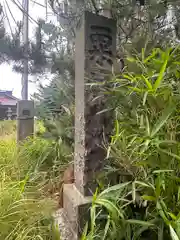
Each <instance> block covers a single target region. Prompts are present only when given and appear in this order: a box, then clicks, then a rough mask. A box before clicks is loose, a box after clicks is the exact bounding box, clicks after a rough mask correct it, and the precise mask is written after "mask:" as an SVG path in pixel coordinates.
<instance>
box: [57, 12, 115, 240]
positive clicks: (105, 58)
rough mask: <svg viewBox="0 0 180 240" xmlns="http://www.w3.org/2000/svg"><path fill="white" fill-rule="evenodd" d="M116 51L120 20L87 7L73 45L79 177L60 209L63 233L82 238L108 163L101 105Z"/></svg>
mask: <svg viewBox="0 0 180 240" xmlns="http://www.w3.org/2000/svg"><path fill="white" fill-rule="evenodd" d="M115 54H116V22H115V21H114V20H112V19H109V18H107V17H104V16H98V15H95V14H93V13H90V12H85V13H84V16H83V19H82V22H81V24H80V27H79V29H78V30H77V32H76V49H75V153H74V178H75V183H74V184H66V185H64V190H63V192H64V193H63V203H64V206H63V209H62V210H60V211H59V214H60V216H59V226H60V231H61V233H62V239H68V240H69V239H71V240H72V239H73V240H75V239H80V235H81V233H82V231H83V228H84V225H85V222H86V220H87V219H88V209H89V204H88V203H89V202H90V201H91V196H92V195H93V193H94V192H95V190H96V187H97V184H96V174H97V173H99V172H100V171H101V170H102V169H103V166H104V162H105V158H106V151H105V149H104V148H103V141H104V140H105V141H108V139H109V137H110V134H111V131H112V124H111V122H112V116H110V115H109V113H108V112H105V111H103V110H104V109H105V108H106V101H107V96H105V95H104V92H103V91H102V88H101V85H102V83H104V82H108V80H109V79H111V72H112V66H113V63H114V59H115ZM57 219H58V217H57ZM63 226H65V228H66V229H67V228H68V226H69V233H68V234H69V235H67V233H65V234H64V235H63V233H64V228H63Z"/></svg>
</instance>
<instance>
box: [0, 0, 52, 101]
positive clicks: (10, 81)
mask: <svg viewBox="0 0 180 240" xmlns="http://www.w3.org/2000/svg"><path fill="white" fill-rule="evenodd" d="M18 1H19V2H20V3H22V0H16V2H18ZM29 1H30V4H29V5H30V6H29V14H30V16H31V17H32V18H33V19H35V20H37V19H38V18H44V19H45V17H46V8H43V7H41V6H38V5H37V4H35V3H34V1H33V0H29ZM36 1H37V0H36ZM6 2H8V5H9V7H10V9H11V12H12V14H13V16H14V18H15V19H16V20H17V21H20V20H22V12H21V11H20V10H19V9H18V8H17V6H16V5H15V4H14V3H13V2H12V1H11V0H0V3H1V4H2V5H3V6H6V12H7V15H8V16H9V19H10V23H11V27H12V29H13V28H14V27H15V26H16V24H15V22H14V21H13V18H12V17H11V14H10V12H8V7H7V5H6ZM37 2H39V3H41V4H44V2H45V0H38V1H37ZM48 18H50V17H48ZM5 26H6V28H7V29H8V31H10V28H9V24H8V21H7V20H6V21H5ZM34 27H35V23H31V22H30V24H29V36H30V37H31V36H32V35H33V31H34ZM0 76H1V77H0V89H1V90H13V94H14V95H15V96H16V97H18V98H21V74H17V73H15V72H13V71H12V67H11V66H9V65H6V64H3V65H0ZM29 80H33V77H31V76H29ZM35 90H36V85H35V84H33V83H29V95H30V94H32V93H34V92H35Z"/></svg>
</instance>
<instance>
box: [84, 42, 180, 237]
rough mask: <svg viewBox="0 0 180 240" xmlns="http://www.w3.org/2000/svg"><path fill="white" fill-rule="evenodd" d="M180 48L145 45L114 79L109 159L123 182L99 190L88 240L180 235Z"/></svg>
mask: <svg viewBox="0 0 180 240" xmlns="http://www.w3.org/2000/svg"><path fill="white" fill-rule="evenodd" d="M179 51H180V49H179V47H177V48H169V49H165V50H161V49H153V51H152V52H151V54H149V55H147V56H146V54H145V51H144V49H142V54H141V55H140V56H139V55H136V56H133V57H131V58H129V59H128V61H129V63H130V64H134V72H129V71H128V68H127V69H125V71H124V73H123V75H122V76H119V77H115V78H114V79H113V80H112V88H111V89H109V92H106V94H109V95H110V96H111V107H113V109H114V115H115V128H114V134H113V136H112V139H111V143H110V145H109V146H108V147H107V158H108V159H109V161H110V162H111V166H110V167H109V170H110V169H111V172H113V171H114V174H115V173H116V174H118V175H119V183H117V185H114V186H110V185H109V186H107V185H104V186H103V185H102V184H101V188H100V189H97V192H96V193H95V194H94V196H93V202H92V207H91V209H90V213H91V221H90V223H89V224H87V225H86V228H85V230H84V234H83V236H82V239H86V240H87V239H88V240H89V239H91V240H92V239H95V240H96V239H101V240H102V239H104V240H105V239H106V240H113V239H114V240H115V239H118V240H120V239H123V240H132V239H133V240H142V239H153V240H155V239H157V240H166V239H172V240H178V239H180V171H179V168H180V141H179V140H180V135H179V131H180V117H179V109H180V85H179V76H180V75H179V72H180V57H179V56H180V55H179ZM89 229H90V230H89Z"/></svg>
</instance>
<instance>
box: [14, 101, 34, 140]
mask: <svg viewBox="0 0 180 240" xmlns="http://www.w3.org/2000/svg"><path fill="white" fill-rule="evenodd" d="M33 134H34V102H33V101H29V100H21V101H18V103H17V141H18V142H19V141H23V140H25V139H26V138H27V137H31V136H33Z"/></svg>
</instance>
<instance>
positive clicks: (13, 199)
mask: <svg viewBox="0 0 180 240" xmlns="http://www.w3.org/2000/svg"><path fill="white" fill-rule="evenodd" d="M9 124H10V122H6V123H5V122H4V123H3V124H2V125H3V126H4V125H6V126H7V125H8V126H9ZM2 125H1V126H2ZM7 129H8V130H7V132H8V131H9V130H10V131H11V130H12V129H11V124H10V127H9V128H7ZM3 131H4V130H3ZM8 133H9V132H8ZM8 133H7V134H4V132H3V134H4V136H5V137H3V139H0V239H2V240H25V239H33V240H35V239H36V240H42V239H43V240H46V239H48V240H49V239H52V240H56V239H58V240H59V239H60V236H59V232H58V230H57V227H56V226H55V225H54V221H53V218H52V215H53V212H54V211H55V210H56V208H57V205H58V203H57V200H56V199H55V196H53V193H56V192H58V191H59V189H58V187H60V184H61V178H60V176H61V172H62V171H63V168H64V167H65V166H66V164H67V162H68V161H69V160H70V159H71V152H70V151H69V149H67V148H66V146H63V143H61V144H59V143H55V142H51V141H47V140H44V139H40V138H37V137H35V138H34V139H28V140H27V141H25V142H24V143H23V144H22V145H20V146H17V144H16V140H15V138H14V137H11V138H9V137H6V136H7V135H10V134H8ZM52 188H54V189H53V190H52Z"/></svg>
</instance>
